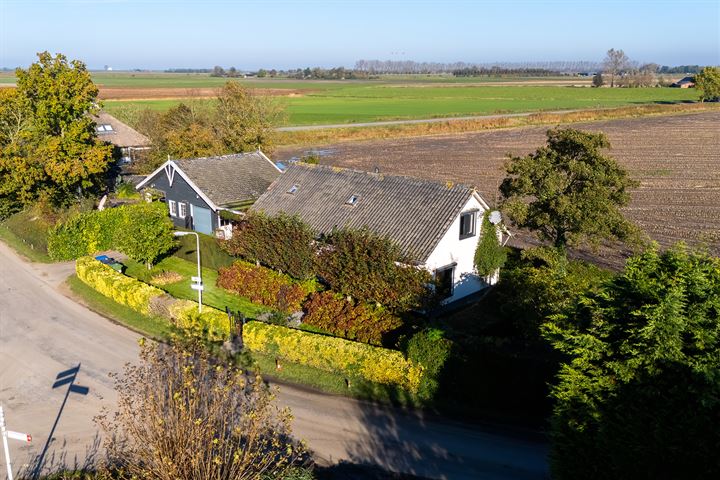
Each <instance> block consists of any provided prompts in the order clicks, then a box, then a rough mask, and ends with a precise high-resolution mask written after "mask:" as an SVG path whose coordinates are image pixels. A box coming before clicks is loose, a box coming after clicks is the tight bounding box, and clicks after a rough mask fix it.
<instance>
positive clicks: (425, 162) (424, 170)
mask: <svg viewBox="0 0 720 480" xmlns="http://www.w3.org/2000/svg"><path fill="white" fill-rule="evenodd" d="M574 126H575V127H576V128H581V129H586V130H593V131H603V132H605V133H606V134H607V135H608V137H609V138H610V142H611V144H612V149H611V150H610V154H611V155H612V156H614V157H615V158H616V159H617V160H618V161H619V162H620V163H621V164H622V165H624V166H625V167H626V168H628V169H629V171H630V173H631V175H632V177H633V178H636V179H638V180H640V182H641V185H640V188H638V189H637V190H635V191H634V192H633V201H632V203H631V205H630V206H629V207H628V208H627V209H626V213H627V215H628V217H629V218H630V219H632V220H633V221H635V222H636V223H638V224H639V225H640V226H641V227H642V228H643V229H644V231H646V232H647V233H648V234H649V235H650V236H651V238H652V239H654V240H656V241H658V242H659V243H660V244H662V245H665V246H667V245H671V244H673V243H675V242H677V241H681V240H682V241H685V242H687V243H691V244H708V245H709V246H710V247H711V249H712V250H713V251H715V252H716V253H717V252H720V128H718V126H720V113H718V112H711V113H699V114H687V115H676V116H664V117H648V118H638V119H623V120H611V121H604V122H592V123H584V124H575V125H574ZM546 130H547V127H528V128H517V129H507V130H494V131H487V132H478V133H470V134H458V135H442V136H432V137H420V138H403V139H389V140H380V141H367V142H353V143H343V144H337V145H330V146H323V147H320V148H319V150H321V152H322V154H323V155H322V162H323V163H328V164H335V165H338V166H343V167H350V168H355V169H359V170H368V171H369V170H372V169H373V168H374V167H376V166H377V167H379V168H380V170H381V171H383V172H387V173H398V174H405V175H411V176H418V177H426V178H432V179H436V180H441V181H446V180H450V181H453V182H461V183H466V184H472V185H475V186H476V187H477V188H478V190H479V191H480V192H481V194H482V195H483V197H485V198H486V199H487V200H488V201H489V202H490V203H495V201H496V197H497V193H496V192H497V185H498V184H499V182H500V181H501V180H502V178H503V164H504V162H505V159H506V156H507V154H508V153H511V154H514V155H523V154H526V153H529V152H531V151H533V150H535V149H536V148H537V147H538V146H540V145H542V144H543V143H544V141H545V131H546ZM305 151H307V149H297V148H295V149H287V148H286V149H280V150H279V151H278V152H277V153H276V154H275V157H276V158H277V159H278V160H287V159H289V158H291V157H294V156H298V155H302V154H303V152H305ZM527 239H528V237H527V236H526V235H523V234H520V238H519V240H520V241H521V242H522V241H523V240H527ZM611 263H614V262H611Z"/></svg>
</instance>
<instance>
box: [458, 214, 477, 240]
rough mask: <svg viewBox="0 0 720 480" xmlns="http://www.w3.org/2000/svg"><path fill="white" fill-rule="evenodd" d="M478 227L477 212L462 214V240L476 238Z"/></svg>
mask: <svg viewBox="0 0 720 480" xmlns="http://www.w3.org/2000/svg"><path fill="white" fill-rule="evenodd" d="M476 226H477V210H475V211H472V212H464V213H462V214H460V240H462V239H464V238H470V237H474V236H475V234H476V230H477V228H476Z"/></svg>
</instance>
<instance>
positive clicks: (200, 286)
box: [190, 283, 205, 291]
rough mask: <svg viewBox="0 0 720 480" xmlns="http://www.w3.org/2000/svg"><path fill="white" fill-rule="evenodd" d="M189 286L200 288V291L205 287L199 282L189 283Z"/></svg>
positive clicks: (195, 288)
mask: <svg viewBox="0 0 720 480" xmlns="http://www.w3.org/2000/svg"><path fill="white" fill-rule="evenodd" d="M190 288H192V289H193V290H200V291H203V290H205V287H204V286H203V285H202V284H200V283H193V284H191V285H190Z"/></svg>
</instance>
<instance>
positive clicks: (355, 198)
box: [345, 195, 360, 206]
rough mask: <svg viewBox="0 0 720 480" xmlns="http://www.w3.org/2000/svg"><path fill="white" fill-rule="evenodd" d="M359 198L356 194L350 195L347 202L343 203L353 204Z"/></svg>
mask: <svg viewBox="0 0 720 480" xmlns="http://www.w3.org/2000/svg"><path fill="white" fill-rule="evenodd" d="M359 199H360V198H359V197H358V196H357V195H350V198H348V200H347V202H345V205H353V206H355V205H356V204H357V202H358V200H359Z"/></svg>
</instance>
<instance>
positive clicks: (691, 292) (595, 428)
mask: <svg viewBox="0 0 720 480" xmlns="http://www.w3.org/2000/svg"><path fill="white" fill-rule="evenodd" d="M718 325H720V259H718V258H714V257H711V256H709V255H706V254H703V253H694V252H690V251H688V250H687V249H686V248H684V247H682V246H680V247H675V248H674V249H671V250H670V251H667V252H665V253H660V252H658V251H657V250H655V249H651V250H650V251H648V252H646V253H643V254H642V255H638V256H636V257H633V258H631V259H630V260H629V261H628V263H627V265H626V267H625V270H624V272H622V273H621V274H620V275H618V276H616V277H615V278H614V279H613V280H612V281H610V282H606V283H605V285H604V286H603V287H601V288H600V289H599V290H596V291H592V292H589V293H586V294H585V295H583V296H582V297H581V298H580V299H579V300H577V301H575V302H573V303H572V305H571V306H570V308H569V309H567V310H566V311H565V312H563V313H561V314H558V315H554V316H552V317H551V320H549V321H548V322H547V323H546V324H545V326H544V335H545V337H546V338H547V339H548V340H549V341H550V342H551V343H552V344H553V346H554V347H555V348H556V349H557V350H558V351H559V352H561V353H562V355H563V356H564V358H566V359H567V360H566V361H565V363H564V364H563V365H562V367H561V369H560V373H559V374H558V383H557V385H556V386H555V387H554V388H553V391H552V397H553V398H554V400H555V406H554V413H553V420H552V431H551V434H552V440H553V442H552V451H551V456H550V458H551V467H552V473H553V478H557V479H559V480H565V479H577V478H583V479H588V480H595V479H597V480H601V479H607V478H613V479H618V480H624V479H628V480H629V479H638V478H647V479H650V478H652V479H672V478H687V479H701V478H715V477H717V475H718V472H720V457H718V455H717V452H718V450H719V449H720V430H718V428H717V425H718V422H719V421H720V376H718V372H720V329H719V327H718Z"/></svg>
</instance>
